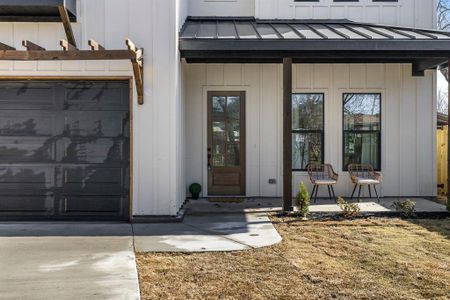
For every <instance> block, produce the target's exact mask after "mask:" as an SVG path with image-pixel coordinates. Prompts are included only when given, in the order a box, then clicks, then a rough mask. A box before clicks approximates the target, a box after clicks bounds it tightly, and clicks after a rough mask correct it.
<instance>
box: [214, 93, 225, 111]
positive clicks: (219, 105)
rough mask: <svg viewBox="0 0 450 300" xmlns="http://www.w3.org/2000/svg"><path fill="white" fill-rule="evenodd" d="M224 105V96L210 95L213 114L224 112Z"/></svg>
mask: <svg viewBox="0 0 450 300" xmlns="http://www.w3.org/2000/svg"><path fill="white" fill-rule="evenodd" d="M225 105H226V98H225V97H212V110H213V114H220V113H223V112H225Z"/></svg>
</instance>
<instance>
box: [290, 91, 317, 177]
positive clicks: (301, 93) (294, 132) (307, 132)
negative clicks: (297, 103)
mask: <svg viewBox="0 0 450 300" xmlns="http://www.w3.org/2000/svg"><path fill="white" fill-rule="evenodd" d="M294 95H322V102H323V104H322V130H317V129H316V130H294V129H293V128H292V123H291V139H292V138H293V136H294V134H298V133H303V134H309V133H318V134H320V136H321V139H322V142H321V145H320V160H321V163H322V164H323V163H324V162H325V93H324V92H292V96H294ZM292 101H293V99H291V110H293V108H294V107H293V105H292ZM292 119H293V118H292ZM293 153H294V151H293V149H292V154H293ZM307 166H308V165H306V166H305V168H304V169H297V168H294V166H293V164H292V166H291V169H292V171H293V172H306V171H307Z"/></svg>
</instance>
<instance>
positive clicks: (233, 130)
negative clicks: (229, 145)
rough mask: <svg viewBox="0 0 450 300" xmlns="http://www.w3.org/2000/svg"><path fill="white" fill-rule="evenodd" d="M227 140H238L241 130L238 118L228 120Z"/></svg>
mask: <svg viewBox="0 0 450 300" xmlns="http://www.w3.org/2000/svg"><path fill="white" fill-rule="evenodd" d="M227 125H228V127H227V137H228V139H227V141H228V142H239V139H240V135H241V130H240V122H239V120H230V121H228V123H227Z"/></svg>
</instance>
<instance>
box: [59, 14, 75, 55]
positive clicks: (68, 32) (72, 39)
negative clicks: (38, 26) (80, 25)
mask: <svg viewBox="0 0 450 300" xmlns="http://www.w3.org/2000/svg"><path fill="white" fill-rule="evenodd" d="M58 10H59V15H60V17H61V22H62V23H63V26H64V31H65V32H66V37H67V41H68V42H69V43H70V44H71V45H73V46H74V47H75V48H77V41H76V40H75V35H74V34H73V30H72V25H71V24H70V17H69V13H68V12H67V9H66V8H65V7H64V6H62V5H61V6H58Z"/></svg>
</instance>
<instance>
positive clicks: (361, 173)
mask: <svg viewBox="0 0 450 300" xmlns="http://www.w3.org/2000/svg"><path fill="white" fill-rule="evenodd" d="M348 172H349V174H350V179H351V180H352V182H353V184H354V185H355V187H354V188H353V192H352V196H351V197H350V199H353V195H354V194H355V191H356V188H357V187H359V190H358V201H359V202H361V188H362V187H363V186H364V185H367V188H368V189H369V197H370V198H371V199H372V191H371V189H370V187H371V186H373V190H374V191H375V195H376V196H377V199H378V203H380V197H379V196H378V192H377V188H376V185H377V184H381V174H380V173H377V172H375V171H374V170H373V167H372V166H371V165H364V164H349V165H348Z"/></svg>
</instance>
